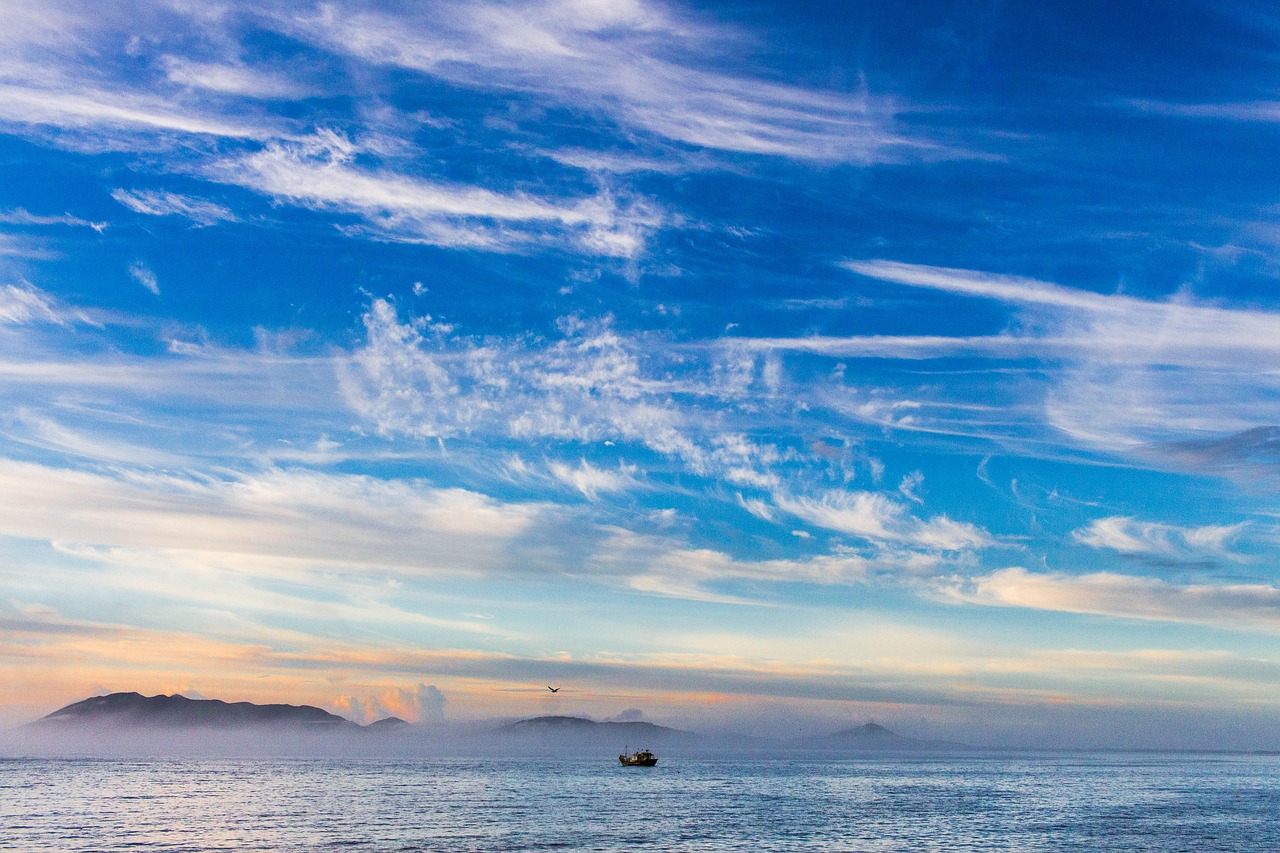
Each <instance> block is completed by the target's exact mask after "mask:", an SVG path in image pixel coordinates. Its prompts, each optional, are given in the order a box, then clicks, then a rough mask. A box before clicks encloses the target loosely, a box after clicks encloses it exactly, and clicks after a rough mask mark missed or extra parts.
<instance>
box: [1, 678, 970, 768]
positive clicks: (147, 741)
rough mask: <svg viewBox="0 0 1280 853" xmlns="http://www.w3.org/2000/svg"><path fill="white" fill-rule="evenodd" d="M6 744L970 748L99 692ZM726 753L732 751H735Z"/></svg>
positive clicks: (294, 748) (443, 750) (369, 750)
mask: <svg viewBox="0 0 1280 853" xmlns="http://www.w3.org/2000/svg"><path fill="white" fill-rule="evenodd" d="M8 734H9V737H8V738H6V739H5V741H4V742H3V743H2V744H0V746H2V747H3V748H4V750H5V752H6V753H8V754H85V755H99V754H100V755H117V754H132V753H143V754H170V753H174V754H193V753H195V754H206V753H207V754H228V755H250V754H262V753H266V754H290V755H293V754H298V755H332V754H402V755H431V754H504V755H511V756H524V755H548V754H564V755H569V754H592V755H596V754H600V755H605V756H609V755H613V754H617V753H618V752H620V751H622V750H623V749H624V748H627V747H631V748H651V749H655V750H656V749H661V750H664V751H665V752H666V753H667V754H695V753H701V752H713V753H715V754H729V755H744V754H751V755H763V754H769V753H785V754H809V753H820V754H830V755H841V754H850V755H857V754H864V753H881V752H928V751H937V750H952V749H967V748H968V747H965V746H964V745H962V744H955V743H943V742H935V741H925V740H918V739H915V738H911V737H907V736H905V735H901V734H898V733H897V732H893V731H891V730H889V729H887V728H885V727H884V726H881V725H878V724H876V723H867V724H864V725H859V726H854V727H850V728H845V729H841V730H839V731H835V732H831V733H829V734H823V735H818V736H811V737H803V738H788V739H775V738H760V737H747V736H740V735H732V736H724V735H721V736H705V735H700V734H697V733H695V732H690V731H685V730H682V729H677V728H671V727H669V726H663V725H658V724H656V723H651V722H644V721H638V720H626V721H611V720H606V721H596V720H590V719H587V718H585V717H576V716H536V717H529V718H524V719H518V720H514V721H510V720H508V721H496V722H494V721H490V722H488V723H483V722H481V723H471V724H458V725H452V726H449V725H443V724H411V723H408V722H406V721H404V720H402V719H400V718H398V717H386V718H383V719H380V720H377V721H375V722H372V723H369V724H367V725H360V724H359V723H356V722H354V721H352V720H349V719H346V718H345V717H341V716H338V715H337V714H333V713H331V712H329V711H325V710H324V709H322V708H317V707H314V706H311V705H286V704H269V705H258V704H254V703H252V702H224V701H222V700H219V699H191V698H188V697H186V696H182V695H180V694H175V695H172V696H166V695H157V696H143V695H142V694H140V693H135V692H128V693H111V694H108V695H105V696H93V697H90V698H88V699H84V700H81V701H79V702H74V703H72V704H70V705H67V706H66V707H63V708H59V709H58V710H56V711H53V712H52V713H50V714H48V715H46V716H44V717H42V718H40V719H39V720H36V721H34V722H32V723H28V724H27V725H25V726H22V727H20V728H19V729H17V730H14V731H13V732H10V733H8ZM726 751H727V752H726Z"/></svg>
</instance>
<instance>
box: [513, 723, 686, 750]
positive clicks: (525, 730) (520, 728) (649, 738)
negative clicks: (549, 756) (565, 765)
mask: <svg viewBox="0 0 1280 853" xmlns="http://www.w3.org/2000/svg"><path fill="white" fill-rule="evenodd" d="M497 733H498V734H499V735H502V736H505V737H509V738H518V739H521V740H526V741H528V740H537V741H547V742H565V741H570V742H583V741H590V742H609V743H614V742H617V743H618V744H619V745H625V744H641V743H645V744H656V743H662V742H664V741H669V740H678V739H685V738H689V737H691V735H690V733H689V732H686V731H681V730H680V729H673V728H668V727H667V726H659V725H655V724H654V723H643V722H625V723H614V722H604V723H598V722H596V721H595V720H588V719H584V718H582V717H531V718H529V719H527V720H518V721H517V722H514V723H509V724H507V725H505V726H502V727H500V728H499V729H498V730H497Z"/></svg>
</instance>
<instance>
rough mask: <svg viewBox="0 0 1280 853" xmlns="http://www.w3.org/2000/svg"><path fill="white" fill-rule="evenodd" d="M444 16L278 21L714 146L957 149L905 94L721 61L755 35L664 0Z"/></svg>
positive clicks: (820, 156) (789, 153) (344, 11)
mask: <svg viewBox="0 0 1280 853" xmlns="http://www.w3.org/2000/svg"><path fill="white" fill-rule="evenodd" d="M431 17H432V26H430V27H408V28H407V27H405V26H403V25H402V20H401V19H400V18H398V17H393V16H390V15H386V14H384V13H381V12H371V11H364V10H361V11H355V10H352V9H350V8H348V7H346V6H344V5H341V4H331V5H327V6H323V7H321V8H320V9H319V11H318V12H310V11H308V12H303V13H295V14H288V13H276V15H275V24H274V25H275V26H277V27H279V28H280V29H282V30H283V31H285V32H288V33H290V34H292V35H295V36H296V37H299V38H303V39H306V40H308V41H311V42H312V43H315V44H319V45H322V46H324V47H326V48H328V49H330V50H334V51H336V52H339V53H342V54H345V55H348V56H355V57H358V58H359V59H361V60H363V61H365V62H369V63H374V64H383V65H392V66H397V67H400V68H406V69H412V70H414V71H418V72H422V73H424V74H428V75H431V76H433V77H437V78H439V79H442V80H447V81H449V82H452V83H455V84H460V85H465V86H483V87H485V88H491V87H494V86H495V85H496V86H499V87H503V88H506V89H509V90H514V91H521V92H528V93H533V94H536V95H538V96H541V97H546V98H550V99H553V100H554V101H557V102H559V103H560V104H561V105H569V106H572V107H573V108H574V109H578V110H581V109H584V108H586V109H592V110H596V111H600V112H603V113H605V114H606V115H609V116H610V117H611V118H612V119H613V121H615V122H616V123H617V124H619V125H620V126H622V127H626V128H630V129H632V130H636V131H640V132H643V133H646V134H650V135H652V136H655V137H658V138H661V139H665V140H670V141H675V142H679V143H684V144H687V145H692V146H697V147H701V148H708V149H717V150H720V151H726V152H735V153H746V154H761V155H772V156H782V157H790V158H799V159H810V160H829V161H851V162H886V161H896V160H900V159H918V158H922V157H924V158H928V157H938V156H945V152H944V150H943V149H942V148H941V146H938V145H935V144H931V143H929V142H928V141H926V140H925V139H923V138H920V137H916V138H911V137H910V136H908V135H907V133H906V131H905V130H903V129H902V128H900V127H897V126H896V124H895V122H894V119H893V115H894V112H895V110H896V108H897V107H896V105H895V104H894V102H893V101H892V99H890V98H888V97H877V96H874V95H872V94H869V93H868V92H866V91H864V90H858V91H854V92H828V91H820V90H813V89H806V88H802V87H799V86H794V85H787V84H784V83H778V82H773V81H770V80H767V79H765V78H763V77H751V76H745V75H736V74H730V73H725V72H723V71H716V70H711V69H709V68H706V67H702V66H703V65H704V62H705V61H704V59H703V57H704V56H705V55H706V54H707V53H709V52H715V53H722V52H729V51H733V50H741V49H742V47H743V46H744V45H747V46H750V45H749V43H747V42H746V41H745V39H743V38H742V37H741V35H740V34H735V33H733V32H732V31H731V30H728V29H725V28H717V27H715V26H713V25H711V24H708V23H705V22H702V21H698V20H695V19H693V18H691V17H684V16H680V15H678V14H677V13H676V12H675V11H674V10H673V8H672V7H668V6H664V5H661V4H657V3H648V2H638V1H636V0H633V1H632V2H625V3H598V2H591V0H535V2H521V3H516V4H497V3H453V2H446V3H440V4H436V5H435V6H433V7H432V10H431Z"/></svg>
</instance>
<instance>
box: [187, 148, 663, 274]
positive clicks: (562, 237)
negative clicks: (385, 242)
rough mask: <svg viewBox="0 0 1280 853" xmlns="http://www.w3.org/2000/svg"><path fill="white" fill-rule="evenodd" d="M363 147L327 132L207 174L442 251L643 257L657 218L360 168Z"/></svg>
mask: <svg viewBox="0 0 1280 853" xmlns="http://www.w3.org/2000/svg"><path fill="white" fill-rule="evenodd" d="M357 150H358V149H357V146H356V145H354V144H353V143H352V142H350V141H349V140H347V139H345V138H343V137H341V136H338V135H337V134H334V133H331V132H320V133H318V134H316V135H314V136H313V137H311V138H310V139H307V140H305V141H301V142H294V143H289V142H280V143H272V144H269V145H267V146H266V147H265V148H264V149H262V150H261V151H257V152H255V153H251V154H247V155H243V156H239V157H234V158H230V159H226V160H223V161H221V162H220V163H218V164H216V165H214V166H213V167H211V168H210V169H209V170H208V172H207V174H208V176H209V177H211V178H212V179H214V180H217V181H222V182H224V183H230V184H236V185H239V186H244V187H248V188H250V189H253V190H256V191H258V192H260V193H264V194H266V195H270V196H272V197H274V198H277V199H281V200H285V201H288V202H291V203H293V204H296V205H299V206H302V207H309V208H313V209H317V210H333V211H338V212H344V213H351V214H356V215H359V216H361V217H362V218H363V219H364V220H365V222H366V223H367V228H368V229H369V230H367V231H366V232H364V233H367V234H373V235H381V236H382V237H384V238H386V239H403V240H409V241H418V242H424V243H432V244H437V245H443V246H455V247H467V248H481V249H490V250H519V249H521V248H524V247H526V246H528V245H531V244H535V243H544V242H562V243H563V242H567V243H570V244H573V245H576V246H578V247H580V248H582V249H585V250H586V251H588V252H590V253H592V254H598V255H603V256H607V257H619V258H632V257H635V256H637V255H638V254H640V253H641V251H642V250H643V248H644V245H645V240H646V237H647V235H648V233H649V232H650V231H651V230H653V229H654V228H656V227H657V226H658V225H659V224H660V223H661V215H660V214H659V213H658V212H657V211H656V210H655V209H654V208H652V207H651V206H650V205H649V204H648V203H647V202H644V201H641V200H634V201H631V202H629V203H622V202H619V201H618V200H617V199H616V198H614V197H613V196H612V195H610V194H609V193H604V192H602V193H600V194H598V195H595V196H590V197H585V198H572V199H561V200H547V199H542V198H538V197H535V196H532V195H529V194H526V193H519V192H516V193H506V194H503V193H498V192H494V191H491V190H487V189H483V188H481V187H476V186H466V185H453V184H446V183H440V182H434V181H428V180H424V179H421V178H415V177H410V176H407V175H400V174H396V173H394V172H390V171H385V170H384V171H377V170H369V169H364V168H360V167H357V166H355V165H354V164H353V162H352V158H353V156H354V155H355V154H356V153H357Z"/></svg>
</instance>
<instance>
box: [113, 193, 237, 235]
mask: <svg viewBox="0 0 1280 853" xmlns="http://www.w3.org/2000/svg"><path fill="white" fill-rule="evenodd" d="M111 197H112V198H113V199H115V200H116V201H118V202H120V203H121V204H123V205H124V206H125V207H127V208H129V209H130V210H132V211H134V212H135V213H142V214H145V215H147V216H181V217H183V218H184V219H190V220H191V221H192V222H194V223H195V224H196V225H198V226H202V227H203V226H209V225H216V224H218V223H219V222H235V221H237V219H236V215H235V214H234V213H232V212H231V210H230V209H229V208H227V207H224V206H223V205H221V204H217V203H216V202H212V201H208V200H207V199H202V198H195V197H193V196H189V195H181V194H179V193H173V192H168V191H166V190H126V189H122V188H117V189H114V190H112V191H111Z"/></svg>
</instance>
